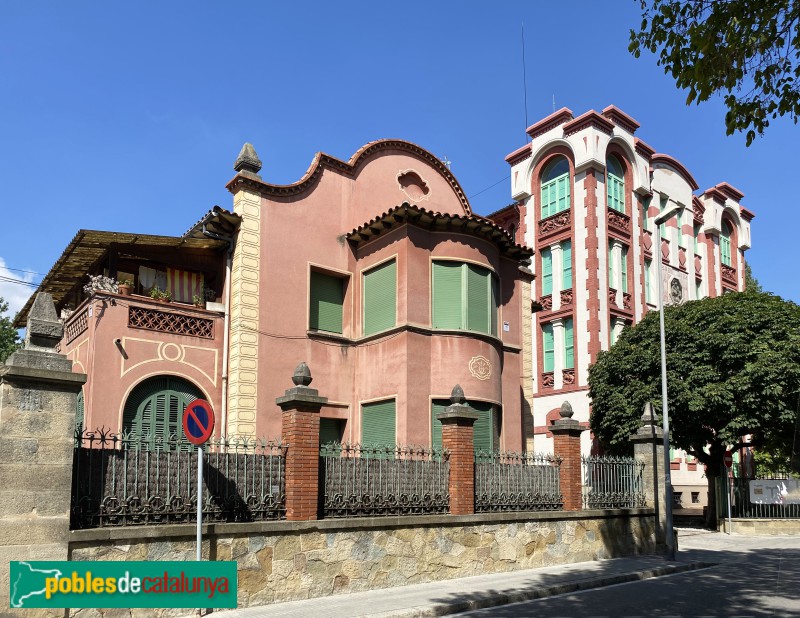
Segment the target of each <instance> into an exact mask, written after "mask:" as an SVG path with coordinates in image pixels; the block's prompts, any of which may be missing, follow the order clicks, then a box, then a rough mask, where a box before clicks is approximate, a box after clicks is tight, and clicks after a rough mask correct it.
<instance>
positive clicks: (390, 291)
mask: <svg viewBox="0 0 800 618" xmlns="http://www.w3.org/2000/svg"><path fill="white" fill-rule="evenodd" d="M396 323H397V262H395V261H394V260H392V261H390V262H386V263H384V264H381V265H380V266H378V267H377V268H373V269H372V270H370V271H369V272H366V273H364V335H371V334H372V333H377V332H379V331H382V330H386V329H387V328H392V327H393V326H394V325H395V324H396Z"/></svg>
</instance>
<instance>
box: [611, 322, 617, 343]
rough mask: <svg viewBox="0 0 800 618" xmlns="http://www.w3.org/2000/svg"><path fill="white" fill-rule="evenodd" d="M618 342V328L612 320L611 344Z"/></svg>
mask: <svg viewBox="0 0 800 618" xmlns="http://www.w3.org/2000/svg"><path fill="white" fill-rule="evenodd" d="M616 342H617V329H616V327H615V325H614V323H613V322H612V324H611V345H614V344H615V343H616Z"/></svg>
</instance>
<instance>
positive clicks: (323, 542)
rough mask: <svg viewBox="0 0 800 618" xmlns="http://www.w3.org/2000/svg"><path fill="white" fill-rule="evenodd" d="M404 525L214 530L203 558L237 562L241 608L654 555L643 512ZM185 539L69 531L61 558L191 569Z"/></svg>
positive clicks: (178, 530)
mask: <svg viewBox="0 0 800 618" xmlns="http://www.w3.org/2000/svg"><path fill="white" fill-rule="evenodd" d="M592 513H594V515H592ZM405 520H406V521H407V522H408V523H404V520H403V519H401V518H374V519H369V520H361V521H353V520H347V521H344V520H342V521H336V520H322V521H318V522H273V523H261V524H223V525H215V526H213V527H212V528H211V529H210V532H209V534H208V535H207V537H206V538H207V539H208V540H207V541H205V543H204V547H203V555H204V557H206V558H210V559H212V560H236V561H237V563H238V581H239V584H238V585H239V598H238V604H239V607H251V606H257V605H265V604H269V603H275V602H280V601H292V600H298V599H307V598H313V597H323V596H328V595H335V594H346V593H350V592H358V591H362V590H372V589H377V588H390V587H394V586H404V585H407V584H416V583H423V582H430V581H437V580H443V579H452V578H457V577H466V576H470V575H480V574H485V573H499V572H506V571H515V570H520V569H531V568H537V567H542V566H549V565H556V564H565V563H570V562H584V561H589V560H599V559H603V558H611V557H618V556H624V555H632V554H646V553H653V552H654V551H655V527H654V523H653V514H652V510H650V509H639V510H638V511H637V512H636V513H634V514H631V515H627V514H622V515H621V514H620V513H619V512H616V513H614V514H605V516H603V514H602V512H598V511H594V512H584V513H575V514H570V513H563V512H560V513H541V514H525V515H518V514H505V513H504V514H483V515H470V516H463V517H456V516H430V517H422V516H420V517H410V518H405ZM410 520H416V521H410ZM192 530H193V528H192V526H161V527H150V528H137V529H134V528H127V529H116V530H108V529H106V530H86V531H79V532H73V533H72V535H73V539H74V540H73V542H71V543H70V559H71V560H153V561H156V560H192V559H194V552H195V546H194V542H193V540H192V532H191V531H192ZM104 536H105V537H106V538H105V539H104V538H103V537H104ZM92 537H95V538H94V539H93V538H92ZM156 611H158V612H159V613H161V611H160V610H156ZM165 611H166V610H165Z"/></svg>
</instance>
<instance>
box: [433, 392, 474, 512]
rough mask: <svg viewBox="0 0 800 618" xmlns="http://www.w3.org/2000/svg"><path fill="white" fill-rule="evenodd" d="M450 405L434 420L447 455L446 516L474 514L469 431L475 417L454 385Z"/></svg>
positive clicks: (472, 471)
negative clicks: (447, 495)
mask: <svg viewBox="0 0 800 618" xmlns="http://www.w3.org/2000/svg"><path fill="white" fill-rule="evenodd" d="M450 402H451V403H450V405H449V406H447V408H445V410H444V412H440V413H439V414H438V415H437V416H436V418H437V419H439V421H441V423H442V447H443V448H445V449H447V450H448V451H450V487H449V490H450V514H451V515H472V514H473V513H474V512H475V447H474V446H473V431H474V427H473V425H474V424H475V421H476V420H478V413H477V412H475V411H474V410H471V409H470V408H469V406H468V405H467V404H466V399H465V398H464V391H463V390H461V387H460V386H459V385H458V384H456V385H455V387H454V388H453V392H452V394H451V395H450Z"/></svg>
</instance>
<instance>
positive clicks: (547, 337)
mask: <svg viewBox="0 0 800 618" xmlns="http://www.w3.org/2000/svg"><path fill="white" fill-rule="evenodd" d="M542 352H543V353H544V371H545V373H547V372H550V371H553V369H554V367H555V350H554V346H553V325H552V324H545V325H544V326H542Z"/></svg>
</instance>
